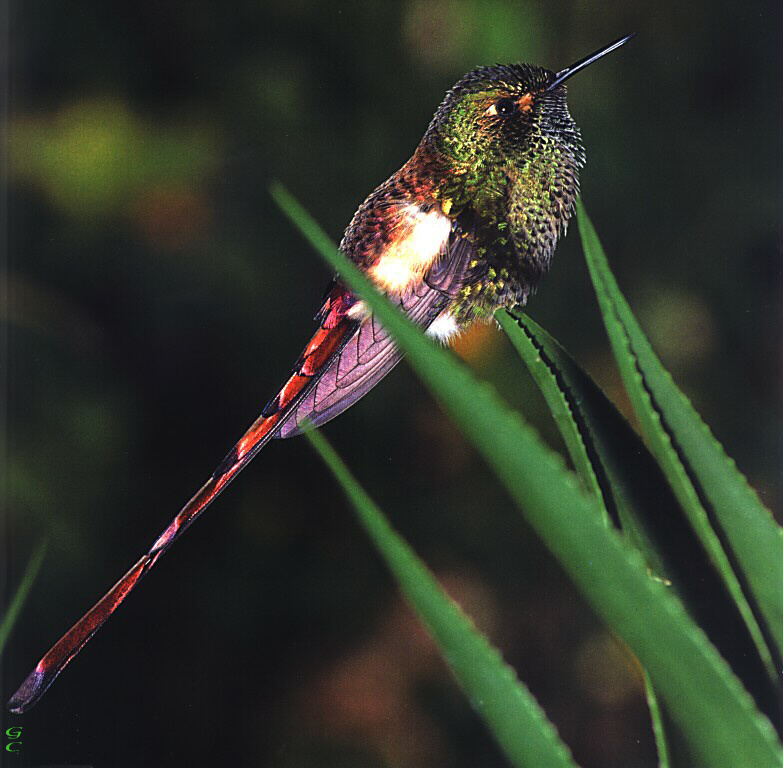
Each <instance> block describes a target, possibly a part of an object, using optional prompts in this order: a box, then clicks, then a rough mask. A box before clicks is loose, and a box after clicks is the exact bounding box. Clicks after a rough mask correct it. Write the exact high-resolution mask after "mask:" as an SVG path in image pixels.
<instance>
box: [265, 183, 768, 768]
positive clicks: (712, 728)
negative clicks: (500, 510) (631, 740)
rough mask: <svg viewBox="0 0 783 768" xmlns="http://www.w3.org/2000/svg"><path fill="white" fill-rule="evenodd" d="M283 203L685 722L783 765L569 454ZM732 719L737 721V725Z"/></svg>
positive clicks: (698, 733) (708, 741)
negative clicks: (568, 462)
mask: <svg viewBox="0 0 783 768" xmlns="http://www.w3.org/2000/svg"><path fill="white" fill-rule="evenodd" d="M272 193H273V195H274V197H275V199H276V200H277V202H278V204H279V205H280V206H281V208H282V210H283V211H284V212H285V213H286V214H287V215H288V216H289V217H290V218H291V220H292V221H293V222H295V224H296V225H297V227H298V228H299V229H300V231H301V232H302V233H303V234H304V235H305V237H306V238H307V239H308V240H309V241H310V242H311V243H312V245H313V246H314V247H315V248H316V249H317V250H318V252H319V253H320V254H321V255H322V256H323V258H324V259H326V260H327V261H328V262H329V263H330V264H331V265H332V266H333V267H334V268H335V269H337V270H339V272H340V275H341V278H342V279H343V280H344V281H345V282H346V283H347V284H348V285H349V286H351V288H352V289H353V290H355V291H357V292H358V293H359V294H360V295H361V296H362V297H363V299H364V300H365V301H366V302H367V303H368V305H369V306H370V308H371V309H372V311H373V312H374V313H375V314H376V315H377V316H378V318H379V319H380V320H381V322H382V323H383V324H384V325H385V326H386V328H387V329H388V330H389V332H390V333H392V335H393V336H394V338H395V339H396V341H397V342H398V343H399V344H400V346H401V347H402V349H404V350H405V352H406V353H407V354H408V358H409V361H410V363H411V365H412V367H413V368H414V370H415V371H416V373H417V374H418V375H419V376H420V377H421V378H422V380H423V381H424V382H425V383H426V384H427V385H428V386H429V387H430V389H431V390H432V391H433V392H434V393H435V396H436V397H437V398H438V400H439V401H440V402H441V404H442V405H443V407H444V408H445V409H446V410H447V412H448V413H449V414H450V415H451V417H452V418H453V420H454V422H455V423H456V424H457V425H458V426H459V427H460V428H461V429H462V430H463V431H464V433H465V434H466V435H467V436H468V437H469V438H470V440H471V441H472V442H473V444H474V445H475V446H476V448H477V449H478V450H479V451H480V452H481V454H482V455H483V456H484V458H485V459H486V461H487V462H488V464H489V465H490V466H491V467H492V468H493V470H494V471H495V473H496V475H497V477H498V478H499V479H500V480H501V482H502V483H503V484H504V486H505V487H506V488H507V489H508V491H509V493H510V494H511V496H512V498H513V499H514V500H515V501H516V503H517V504H518V506H519V508H520V509H521V510H522V511H523V513H524V515H525V517H526V519H527V520H528V522H529V523H530V524H531V525H532V526H533V528H534V529H535V530H536V532H537V533H538V534H539V536H540V537H541V538H542V540H543V541H544V542H545V544H546V545H547V547H548V548H549V549H550V551H551V552H552V553H553V554H554V555H555V557H556V558H557V559H558V560H559V562H560V563H561V565H562V566H563V568H564V569H565V570H566V571H567V572H568V573H569V574H570V576H571V578H572V579H573V581H574V583H575V585H576V586H577V587H578V588H579V589H580V590H581V591H582V593H583V594H584V595H585V597H586V598H587V599H588V600H589V602H590V603H591V604H592V605H593V607H594V608H595V610H596V611H597V612H598V613H599V614H600V615H602V616H603V618H604V619H605V620H606V621H607V623H608V624H609V625H610V626H612V627H613V628H614V630H615V631H616V632H617V633H618V634H619V635H620V637H622V638H623V640H624V641H625V642H626V644H627V645H628V646H629V647H630V648H631V649H632V650H633V651H634V653H635V654H636V655H637V657H638V658H639V660H640V661H641V662H642V664H643V665H644V666H645V667H646V668H647V670H648V672H649V673H650V676H651V678H652V679H653V682H654V683H655V686H656V689H657V690H658V691H659V692H660V693H661V695H662V696H663V697H664V699H665V700H666V702H667V704H668V705H669V707H670V710H671V712H672V715H673V717H675V718H676V720H677V723H678V725H679V727H680V728H681V729H682V731H683V733H684V734H685V735H686V737H687V738H688V740H689V742H690V743H691V744H692V745H693V748H694V750H696V751H697V752H698V753H700V754H701V756H702V757H703V759H704V761H705V762H706V763H707V764H709V765H710V766H711V767H712V768H723V767H724V766H725V768H736V766H738V765H752V766H754V768H773V767H774V768H779V767H780V764H781V762H783V747H781V745H780V743H779V741H778V740H777V737H776V735H775V732H774V729H773V728H772V726H771V724H770V722H769V720H767V719H766V718H765V717H764V716H763V715H761V714H760V713H759V712H758V710H757V709H756V707H755V705H754V703H753V700H752V699H751V697H750V696H749V695H748V693H747V692H746V691H745V690H744V688H742V686H741V685H740V683H739V681H738V680H737V678H736V677H735V676H734V675H733V673H732V672H731V670H730V669H729V667H728V665H727V664H726V662H725V661H724V660H723V659H722V658H721V657H720V655H719V654H718V653H717V652H716V651H715V649H714V648H713V646H712V645H710V643H709V641H708V640H707V639H706V637H705V636H704V634H703V633H702V632H701V631H700V630H699V628H698V627H697V626H696V625H695V624H694V623H693V621H692V620H691V619H690V617H689V616H688V615H687V613H686V612H685V610H684V608H683V606H682V603H681V602H680V601H679V600H677V599H676V598H675V597H674V596H673V595H671V594H670V593H669V592H668V591H667V590H666V588H665V587H664V586H663V585H662V584H660V583H659V582H657V581H655V580H653V579H650V578H649V576H648V574H647V571H646V566H645V564H644V562H643V561H642V559H641V556H640V555H639V554H638V553H637V552H635V551H633V550H631V549H630V548H629V547H628V545H626V544H625V543H624V542H623V541H622V540H621V539H620V537H619V536H618V535H617V534H615V533H613V532H612V530H611V529H609V528H607V527H606V526H605V525H604V524H603V523H602V522H601V520H600V517H599V515H598V514H597V510H596V508H595V504H594V503H593V502H591V501H590V500H589V498H588V497H586V496H585V495H584V494H583V493H582V491H581V490H580V488H579V486H578V484H577V483H576V481H575V477H574V475H573V474H572V473H570V472H568V471H567V470H566V469H565V466H564V465H563V461H562V459H561V457H560V456H558V455H557V454H555V453H554V452H553V451H551V450H550V449H549V448H547V447H546V446H545V445H544V444H543V442H542V441H541V440H540V438H538V436H537V435H536V434H535V433H534V431H533V430H532V429H530V427H528V426H527V425H526V424H525V423H524V422H523V421H522V420H521V418H520V417H519V416H518V414H516V413H515V412H513V411H511V410H510V409H509V408H508V407H507V406H506V405H505V404H504V403H503V402H502V401H501V400H500V399H499V398H498V396H497V395H496V394H495V393H494V392H493V391H491V390H490V389H489V388H488V387H486V385H482V384H480V383H479V382H477V381H476V379H475V378H474V377H473V376H472V375H471V374H470V373H469V372H468V371H467V370H466V369H465V368H464V366H462V365H460V364H459V363H458V362H457V361H456V360H455V359H454V358H453V356H452V355H451V354H450V353H448V352H447V351H446V350H443V349H440V348H439V347H438V346H437V345H435V344H434V343H432V342H431V341H430V340H428V339H427V338H426V336H424V334H422V333H421V332H420V331H419V330H417V329H416V328H415V327H414V326H413V325H412V324H411V323H410V322H409V321H408V320H407V319H406V318H405V317H404V316H403V314H402V313H401V312H399V311H398V310H397V309H396V308H394V307H393V306H392V305H391V304H390V303H389V302H388V301H387V300H386V299H384V298H383V297H382V296H380V295H379V294H378V293H377V292H376V291H375V290H374V288H373V286H372V285H371V283H370V282H369V280H367V278H365V277H364V276H363V275H362V274H361V273H360V272H359V270H358V269H357V268H356V267H355V266H354V265H353V264H351V262H350V261H348V259H346V258H345V256H343V255H342V254H341V253H340V252H339V251H337V250H336V249H335V248H334V246H333V245H332V244H331V243H330V242H329V239H328V237H327V236H326V235H325V234H324V232H323V230H322V229H321V228H320V227H319V226H318V225H317V224H316V223H315V222H314V221H313V220H312V218H311V217H310V216H309V215H308V214H307V213H306V212H305V211H304V210H303V209H302V207H301V206H300V205H299V204H298V203H297V202H296V201H295V200H294V199H293V198H292V197H291V196H290V195H289V194H288V193H287V192H286V191H285V190H283V189H282V188H281V187H280V186H275V187H274V188H273V192H272ZM727 723H730V724H731V725H730V727H727Z"/></svg>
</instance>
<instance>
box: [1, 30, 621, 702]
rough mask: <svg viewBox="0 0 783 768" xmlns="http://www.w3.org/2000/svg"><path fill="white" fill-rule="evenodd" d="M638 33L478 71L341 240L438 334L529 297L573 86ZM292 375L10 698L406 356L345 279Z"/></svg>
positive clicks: (545, 249) (565, 161)
mask: <svg viewBox="0 0 783 768" xmlns="http://www.w3.org/2000/svg"><path fill="white" fill-rule="evenodd" d="M632 36H633V35H628V36H627V37H623V38H620V39H619V40H616V41H615V42H613V43H611V44H609V45H607V46H604V47H603V48H601V49H600V50H598V51H596V52H595V53H593V54H591V55H590V56H587V57H586V58H584V59H582V60H580V61H578V62H577V63H576V64H573V65H572V66H570V67H567V68H566V69H563V70H561V71H560V72H552V71H550V70H548V69H544V68H542V67H536V66H531V65H529V64H509V65H504V66H491V67H482V68H479V69H475V70H473V71H472V72H469V73H468V74H467V75H465V76H464V77H463V78H462V79H461V80H460V81H459V82H457V84H456V85H455V86H454V87H453V88H452V89H451V90H450V91H449V92H448V93H447V94H446V97H445V98H444V99H443V102H442V103H441V105H440V106H439V107H438V109H437V111H436V112H435V116H434V117H433V119H432V122H431V123H430V125H429V127H428V128H427V131H426V133H425V134H424V137H423V138H422V140H421V142H420V143H419V145H418V147H417V148H416V151H415V152H414V153H413V156H412V157H411V158H410V160H408V162H406V163H405V165H403V166H402V168H400V170H398V171H397V172H396V173H395V174H394V175H393V176H391V178H389V179H388V180H387V181H385V182H384V183H383V184H381V185H380V186H379V187H378V188H377V189H376V190H375V191H374V192H373V193H372V194H371V195H370V196H369V197H368V198H367V199H366V200H365V201H364V202H363V203H362V204H361V206H359V210H358V211H357V212H356V214H355V215H354V217H353V219H352V220H351V223H350V224H349V225H348V229H347V230H346V232H345V236H344V237H343V239H342V242H341V243H340V249H341V250H342V252H343V253H344V254H345V255H346V256H348V257H349V258H350V259H351V260H352V261H353V262H354V263H355V264H356V265H357V266H358V267H359V268H360V269H361V270H362V271H363V272H364V273H365V274H366V275H367V276H368V277H369V278H370V279H371V280H372V281H373V283H374V284H375V285H376V286H377V287H378V289H379V290H381V291H382V292H383V293H384V294H386V295H387V296H388V297H389V298H391V299H392V300H394V301H395V302H396V303H397V304H398V305H399V306H400V307H401V308H402V310H403V311H404V312H405V313H406V314H407V315H408V317H409V318H410V319H411V320H412V321H413V322H415V323H416V324H417V325H419V326H420V327H421V328H423V329H425V331H426V333H427V334H429V335H430V336H433V337H435V338H437V339H440V340H442V341H444V342H446V341H448V340H449V339H451V338H452V337H453V336H454V335H455V334H457V333H459V332H460V331H461V330H463V329H465V328H466V327H467V326H469V325H470V324H471V323H473V322H476V321H487V320H489V319H490V318H491V317H492V313H493V312H494V311H495V310H497V309H499V308H501V307H512V306H518V305H523V304H525V303H526V302H527V299H528V296H529V295H530V294H531V293H532V292H533V291H534V290H535V288H536V286H537V284H538V282H539V280H540V279H541V277H542V276H543V275H544V274H545V273H546V271H547V269H548V268H549V264H550V262H551V260H552V255H553V253H554V250H555V245H556V244H557V240H558V238H559V237H560V236H561V235H562V234H564V232H565V229H566V224H567V223H568V220H569V218H570V217H571V216H572V215H573V213H574V207H575V202H576V197H577V194H578V192H579V170H580V169H581V168H582V166H583V165H584V162H585V155H584V149H583V148H582V143H581V138H580V133H579V128H578V127H577V126H576V123H574V121H573V119H572V118H571V115H570V114H569V112H568V106H567V105H566V87H565V85H564V83H565V81H566V80H568V78H570V77H571V76H572V75H575V74H576V73H577V72H579V71H580V70H582V69H584V68H585V67H586V66H588V65H589V64H592V63H593V62H594V61H596V60H598V59H600V58H601V57H602V56H605V55H606V54H607V53H609V52H611V51H613V50H615V49H616V48H619V47H620V46H621V45H624V44H625V43H626V42H628V40H630V38H631V37H632ZM316 319H317V322H318V329H317V330H316V332H315V335H314V336H313V338H312V339H311V340H310V343H309V344H308V345H307V346H306V347H305V349H304V351H303V352H302V354H301V356H300V357H299V359H298V360H297V362H296V365H295V366H294V369H293V372H292V373H291V375H290V377H289V379H288V380H287V381H286V383H285V384H284V385H283V387H282V388H281V389H280V391H279V392H278V393H277V394H276V395H275V396H274V397H273V398H272V400H270V402H269V403H268V405H267V406H266V407H265V408H264V410H263V412H262V413H261V416H259V418H258V419H257V420H256V422H255V423H254V424H253V425H252V426H251V427H250V429H249V430H248V431H247V432H246V433H245V434H244V436H243V437H242V438H241V439H240V440H239V442H238V443H237V444H236V445H235V446H234V447H233V448H232V449H231V452H230V453H229V454H228V456H226V458H225V459H224V460H223V461H222V463H221V464H220V466H219V467H218V468H217V469H216V470H215V471H214V473H213V474H212V476H211V477H210V478H209V480H207V482H206V483H205V484H204V486H203V487H202V488H201V489H200V490H199V491H198V492H197V493H196V495H195V496H194V497H193V498H192V499H191V500H190V501H189V502H188V503H187V504H186V505H185V506H184V507H183V508H182V510H181V511H180V513H179V514H178V515H177V516H176V517H175V518H174V519H173V520H172V521H171V523H170V524H169V526H168V527H167V528H166V529H165V530H164V531H163V533H161V535H160V536H158V538H157V539H156V541H155V542H154V543H153V545H152V546H151V547H150V549H149V551H148V552H147V553H146V554H145V555H143V556H142V557H141V559H140V560H139V561H138V562H137V563H136V564H135V565H134V566H133V567H132V568H131V569H130V570H129V571H128V572H127V573H126V574H125V575H124V576H123V577H122V578H121V579H120V580H119V581H118V582H117V584H115V585H114V586H113V587H112V588H111V589H110V590H109V591H108V592H107V593H106V595H105V596H104V597H102V598H101V599H100V600H99V601H98V602H97V603H96V604H95V605H94V606H93V607H92V608H91V609H90V610H89V611H88V612H87V613H86V614H85V615H84V617H83V618H81V619H80V620H79V621H78V622H77V623H76V624H75V625H74V626H73V627H72V628H71V629H69V630H68V632H66V633H65V635H63V637H62V638H61V639H60V640H59V641H58V642H57V643H56V645H54V647H53V648H52V649H51V650H50V651H49V652H48V653H47V654H46V655H45V656H44V657H43V658H42V659H41V661H39V662H38V665H37V666H36V667H35V669H34V670H33V671H32V672H31V673H30V675H29V676H28V677H27V679H26V680H25V681H24V682H23V683H22V685H21V686H20V687H19V690H18V691H17V692H16V693H15V694H14V695H13V696H12V698H11V700H10V701H9V702H8V708H9V709H10V710H11V712H14V713H17V714H18V713H22V712H24V711H25V710H27V709H29V708H30V707H31V706H33V704H35V703H36V702H37V701H38V700H39V699H40V698H41V696H42V695H43V694H44V692H45V691H46V689H47V688H48V687H49V686H50V685H51V683H52V682H53V681H54V679H55V678H56V677H57V675H59V674H60V672H61V671H62V670H63V668H64V667H65V666H66V665H67V664H68V662H69V661H70V660H71V659H72V658H73V657H74V656H75V655H76V654H77V653H78V652H79V651H80V650H81V649H82V647H83V646H84V645H85V643H86V642H87V641H88V640H89V639H90V638H91V637H92V636H93V635H94V634H95V633H96V632H97V631H98V629H99V628H100V626H101V625H102V624H103V623H104V622H105V621H106V619H108V618H109V616H111V614H112V613H114V611H115V610H116V609H117V607H118V606H119V604H120V603H121V602H122V601H123V600H124V599H125V598H126V597H127V596H128V593H129V592H130V591H131V590H132V589H133V588H134V587H135V586H136V584H138V582H139V580H140V579H141V577H142V576H144V574H145V573H147V571H149V570H150V568H152V566H153V565H155V563H157V562H158V560H159V559H160V557H161V556H162V555H163V554H164V553H165V552H166V550H168V548H169V547H170V546H171V545H172V544H173V543H174V542H175V541H176V540H177V539H178V538H179V537H180V536H181V535H182V533H183V532H184V531H185V529H186V528H187V527H188V526H189V525H190V524H191V523H192V522H193V521H194V520H195V519H196V518H197V517H198V516H199V515H200V514H201V513H202V512H203V511H204V510H205V509H206V508H207V507H208V506H209V505H210V504H211V503H212V502H213V501H214V500H215V498H216V497H217V496H218V494H220V493H221V492H222V491H223V489H224V488H225V487H226V486H227V485H228V484H229V483H230V482H231V481H232V480H233V479H234V478H235V477H236V476H237V474H239V472H240V471H241V470H242V469H243V468H244V467H245V466H246V465H247V463H248V462H249V461H250V460H251V459H252V458H253V457H254V456H255V455H256V454H257V453H258V451H260V450H261V448H263V447H264V446H265V445H266V444H267V443H268V442H269V441H270V440H271V439H272V438H274V437H281V438H282V437H291V436H293V435H296V434H299V432H300V431H301V429H302V427H303V422H305V421H306V422H308V423H309V424H312V425H315V426H318V425H320V424H323V423H325V422H327V421H329V420H330V419H332V418H334V417H335V416H337V415H338V414H339V413H341V412H342V411H344V410H345V409H346V408H348V406H350V405H351V404H353V403H355V402H356V401H357V400H358V399H359V398H360V397H362V395H364V394H365V393H366V392H368V391H369V390H370V389H372V387H374V386H375V385H376V384H377V383H378V382H379V381H380V380H381V379H382V378H383V377H384V376H385V375H386V374H387V373H388V372H389V371H390V370H391V369H392V368H393V367H394V366H395V365H396V364H397V363H398V362H399V360H400V358H401V353H400V351H399V349H398V348H397V347H396V345H395V344H394V341H393V340H392V339H391V338H390V337H389V335H388V334H387V333H386V331H385V330H384V328H383V327H382V326H381V325H380V324H379V323H378V321H377V320H376V319H375V318H374V317H373V315H372V314H371V313H370V312H369V310H368V308H367V307H366V305H365V304H364V302H362V301H361V300H360V299H359V298H357V297H356V296H355V295H354V294H353V293H352V292H351V291H350V290H349V289H348V288H346V287H345V286H344V285H343V284H342V283H341V282H340V281H339V279H335V281H334V282H333V284H332V285H331V287H330V289H329V290H328V293H327V295H326V299H325V301H324V304H323V306H322V307H321V310H320V312H319V313H318V315H317V318H316Z"/></svg>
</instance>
